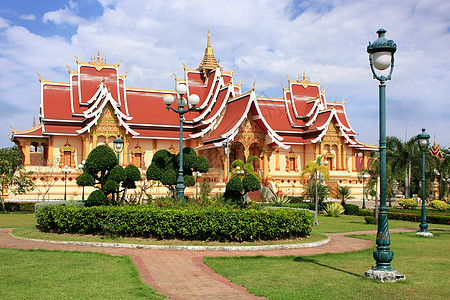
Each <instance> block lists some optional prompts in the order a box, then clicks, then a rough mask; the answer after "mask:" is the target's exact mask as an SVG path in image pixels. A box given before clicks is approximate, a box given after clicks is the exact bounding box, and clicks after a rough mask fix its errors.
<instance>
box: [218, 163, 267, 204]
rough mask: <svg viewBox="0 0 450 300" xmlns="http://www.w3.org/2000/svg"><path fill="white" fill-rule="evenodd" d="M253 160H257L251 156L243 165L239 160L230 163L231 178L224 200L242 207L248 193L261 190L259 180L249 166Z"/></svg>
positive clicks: (251, 166)
mask: <svg viewBox="0 0 450 300" xmlns="http://www.w3.org/2000/svg"><path fill="white" fill-rule="evenodd" d="M255 159H259V158H258V157H256V156H251V157H249V158H248V159H247V163H245V164H244V162H243V161H242V160H240V159H237V160H235V161H233V162H232V163H231V173H230V174H231V178H230V180H229V181H228V183H227V185H226V188H225V194H224V197H225V199H227V200H231V201H232V202H235V203H236V204H240V205H243V204H244V197H245V195H247V193H248V192H251V191H259V190H260V189H261V178H260V177H259V175H258V174H257V173H256V172H255V169H254V168H253V165H252V164H251V162H252V161H253V160H255Z"/></svg>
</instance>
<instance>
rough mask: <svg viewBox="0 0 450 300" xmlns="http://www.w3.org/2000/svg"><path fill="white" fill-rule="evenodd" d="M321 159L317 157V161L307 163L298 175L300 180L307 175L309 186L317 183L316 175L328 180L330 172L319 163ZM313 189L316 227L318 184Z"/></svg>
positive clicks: (316, 222)
mask: <svg viewBox="0 0 450 300" xmlns="http://www.w3.org/2000/svg"><path fill="white" fill-rule="evenodd" d="M322 157H323V156H319V157H318V158H317V160H315V161H313V160H312V161H308V162H307V163H306V165H305V168H304V169H303V171H302V174H301V175H300V176H301V178H304V177H305V176H307V175H309V184H310V186H311V185H312V184H313V182H316V181H317V176H318V173H320V174H321V175H322V177H323V178H324V180H325V181H327V180H328V178H329V177H330V172H329V171H328V168H327V167H326V166H325V165H324V164H321V163H320V162H321V159H322ZM319 184H320V183H319ZM315 187H316V193H315V195H314V202H315V203H316V205H315V212H316V220H315V224H316V225H318V224H319V221H318V219H317V214H318V210H319V206H318V199H317V188H318V184H316V185H315Z"/></svg>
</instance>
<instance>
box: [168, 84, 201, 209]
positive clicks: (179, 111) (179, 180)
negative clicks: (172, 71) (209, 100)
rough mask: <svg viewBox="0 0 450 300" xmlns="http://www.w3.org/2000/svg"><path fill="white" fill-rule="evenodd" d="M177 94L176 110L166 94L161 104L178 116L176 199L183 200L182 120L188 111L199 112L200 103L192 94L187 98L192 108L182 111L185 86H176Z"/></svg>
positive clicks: (185, 103) (185, 102)
mask: <svg viewBox="0 0 450 300" xmlns="http://www.w3.org/2000/svg"><path fill="white" fill-rule="evenodd" d="M176 91H177V93H178V94H179V95H180V98H178V99H177V106H178V109H174V108H172V107H171V106H170V105H172V103H173V102H174V100H175V99H174V97H173V96H172V95H170V94H166V95H164V97H163V102H164V104H165V105H167V107H166V108H167V110H173V111H174V112H176V113H177V114H179V115H180V165H179V168H178V177H177V197H178V199H179V200H181V201H182V200H183V199H184V189H185V185H184V172H183V120H184V114H185V113H187V112H190V111H197V110H199V109H198V108H196V107H195V106H196V105H197V104H198V103H199V102H200V98H199V97H198V96H197V95H196V94H192V95H190V96H189V104H191V105H192V107H188V108H187V109H184V107H187V104H188V102H187V100H186V99H185V98H183V95H185V94H186V92H187V87H186V85H185V84H178V85H177V88H176Z"/></svg>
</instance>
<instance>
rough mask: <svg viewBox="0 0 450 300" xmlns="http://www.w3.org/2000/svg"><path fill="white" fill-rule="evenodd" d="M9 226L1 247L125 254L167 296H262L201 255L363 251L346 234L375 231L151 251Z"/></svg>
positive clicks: (1, 233) (0, 235)
mask: <svg viewBox="0 0 450 300" xmlns="http://www.w3.org/2000/svg"><path fill="white" fill-rule="evenodd" d="M11 230H12V229H11V228H0V247H3V248H18V249H46V250H67V251H89V252H101V253H107V254H113V255H128V256H130V257H131V258H132V259H133V262H134V263H135V264H136V267H137V269H138V271H139V275H140V276H141V279H142V281H143V282H145V283H147V284H148V285H150V286H151V287H152V288H154V289H156V290H157V291H158V292H159V293H160V294H163V295H166V296H168V298H170V299H265V298H262V297H256V296H254V295H252V294H250V293H249V292H248V291H247V290H246V289H245V288H244V287H241V286H239V285H236V284H234V283H231V282H230V281H229V280H227V279H225V278H224V277H222V276H220V275H219V274H217V273H215V272H214V271H213V270H211V269H210V268H209V267H208V266H206V265H205V264H203V257H204V256H210V257H214V256H256V255H265V256H284V255H296V256H299V255H314V254H321V253H337V252H346V251H355V250H362V249H367V248H370V247H373V245H374V243H373V242H372V241H369V240H363V239H357V238H351V237H346V236H345V235H348V234H376V231H359V232H352V233H329V234H327V235H328V237H329V238H330V241H329V242H328V243H326V244H324V245H321V246H318V247H311V248H299V249H285V250H265V251H210V250H203V251H187V250H152V249H136V248H119V247H94V246H82V245H76V244H63V243H49V242H44V241H33V240H26V239H17V238H14V237H12V236H10V231H11ZM389 231H390V232H391V233H396V232H406V231H410V232H414V231H417V228H398V229H390V230H389Z"/></svg>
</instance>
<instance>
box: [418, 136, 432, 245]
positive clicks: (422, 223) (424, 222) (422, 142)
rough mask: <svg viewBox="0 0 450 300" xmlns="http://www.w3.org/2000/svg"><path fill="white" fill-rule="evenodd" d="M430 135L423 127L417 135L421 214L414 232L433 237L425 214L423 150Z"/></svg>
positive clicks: (426, 147) (425, 149) (425, 148)
mask: <svg viewBox="0 0 450 300" xmlns="http://www.w3.org/2000/svg"><path fill="white" fill-rule="evenodd" d="M429 139H430V135H429V134H428V133H426V132H425V128H423V129H422V132H421V133H419V134H418V135H417V143H418V144H419V148H420V150H421V151H422V215H421V218H420V225H419V227H420V230H419V231H418V232H417V233H416V235H418V236H425V237H433V234H432V233H431V232H428V230H427V229H428V224H427V215H426V214H425V152H426V151H427V150H428V146H429V145H430V143H429Z"/></svg>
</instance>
